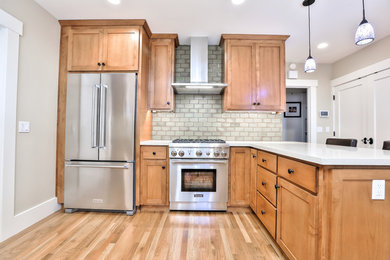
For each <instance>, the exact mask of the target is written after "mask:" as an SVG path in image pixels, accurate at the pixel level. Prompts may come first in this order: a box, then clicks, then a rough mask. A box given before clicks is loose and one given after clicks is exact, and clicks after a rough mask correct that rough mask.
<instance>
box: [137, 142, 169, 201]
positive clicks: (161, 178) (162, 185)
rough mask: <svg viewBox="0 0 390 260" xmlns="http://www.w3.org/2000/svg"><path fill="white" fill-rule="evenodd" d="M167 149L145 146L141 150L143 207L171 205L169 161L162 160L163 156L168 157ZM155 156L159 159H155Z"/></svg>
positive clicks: (141, 194)
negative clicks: (169, 196) (169, 197)
mask: <svg viewBox="0 0 390 260" xmlns="http://www.w3.org/2000/svg"><path fill="white" fill-rule="evenodd" d="M166 149H167V148H166V147H152V146H145V147H142V149H141V174H140V179H141V180H140V181H141V185H140V196H141V200H140V201H141V205H150V206H166V205H168V203H169V200H168V186H169V185H168V183H169V179H168V177H169V170H168V160H167V159H161V156H162V155H165V156H166ZM163 151H164V152H163ZM153 154H155V155H153ZM153 156H156V158H157V159H153ZM150 157H151V158H152V159H150Z"/></svg>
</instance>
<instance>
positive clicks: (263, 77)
mask: <svg viewBox="0 0 390 260" xmlns="http://www.w3.org/2000/svg"><path fill="white" fill-rule="evenodd" d="M287 38H288V36H284V35H239V34H234V35H230V34H224V35H222V37H221V42H220V45H221V46H223V47H224V48H225V82H226V83H227V84H228V86H227V88H226V89H225V92H224V109H225V110H259V111H284V110H285V105H286V104H285V103H286V86H285V41H286V39H287Z"/></svg>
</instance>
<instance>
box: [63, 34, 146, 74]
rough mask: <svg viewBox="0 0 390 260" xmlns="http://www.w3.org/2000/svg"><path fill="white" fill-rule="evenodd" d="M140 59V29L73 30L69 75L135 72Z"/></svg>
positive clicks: (70, 38) (69, 45)
mask: <svg viewBox="0 0 390 260" xmlns="http://www.w3.org/2000/svg"><path fill="white" fill-rule="evenodd" d="M138 59H139V27H118V28H99V29H94V28H72V29H71V30H70V33H69V40H68V70H69V71H136V70H138Z"/></svg>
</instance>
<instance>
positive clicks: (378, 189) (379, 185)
mask: <svg viewBox="0 0 390 260" xmlns="http://www.w3.org/2000/svg"><path fill="white" fill-rule="evenodd" d="M385 186H386V181H385V180H372V199H373V200H384V199H385Z"/></svg>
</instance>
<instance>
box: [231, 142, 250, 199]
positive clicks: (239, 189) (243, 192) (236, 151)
mask: <svg viewBox="0 0 390 260" xmlns="http://www.w3.org/2000/svg"><path fill="white" fill-rule="evenodd" d="M250 153H251V151H250V148H242V147H233V148H231V149H230V165H229V172H230V176H229V177H230V178H229V183H230V184H229V187H230V188H229V202H228V205H229V206H249V184H250V171H251V161H250Z"/></svg>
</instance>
